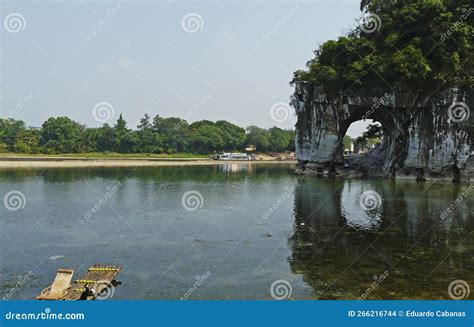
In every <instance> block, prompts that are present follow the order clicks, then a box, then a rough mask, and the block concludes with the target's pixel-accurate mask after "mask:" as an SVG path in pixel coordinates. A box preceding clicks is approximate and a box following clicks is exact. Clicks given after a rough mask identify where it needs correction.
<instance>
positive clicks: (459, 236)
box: [289, 179, 474, 299]
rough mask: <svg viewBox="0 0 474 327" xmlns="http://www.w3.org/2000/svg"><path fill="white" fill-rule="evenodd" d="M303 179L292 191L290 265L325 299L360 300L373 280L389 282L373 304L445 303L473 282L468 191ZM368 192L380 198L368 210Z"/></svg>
mask: <svg viewBox="0 0 474 327" xmlns="http://www.w3.org/2000/svg"><path fill="white" fill-rule="evenodd" d="M426 186H427V185H426V184H417V183H403V182H402V183H400V182H397V183H391V182H386V181H336V180H333V181H324V180H310V179H303V180H301V182H300V183H299V185H298V187H297V188H296V192H295V206H294V212H295V225H294V232H293V234H292V236H291V237H290V238H289V242H290V246H291V248H292V256H291V258H290V259H289V260H290V266H291V269H292V271H293V272H294V273H297V274H301V275H302V276H303V279H304V281H305V282H306V283H307V284H308V285H311V287H312V288H313V291H314V296H315V297H317V298H321V299H332V298H344V299H351V298H354V299H356V298H359V297H360V296H361V294H363V292H364V291H365V290H366V289H367V288H368V287H369V286H370V285H371V283H372V282H373V278H374V276H379V275H380V274H382V273H384V272H385V271H388V272H389V273H390V277H389V278H387V279H386V280H384V282H383V284H382V285H381V286H379V287H378V288H377V289H375V290H373V291H372V292H371V294H370V296H369V297H368V298H375V299H401V298H428V299H430V298H433V299H440V298H447V294H446V289H447V286H448V285H449V283H450V282H451V281H452V280H454V279H459V278H461V279H463V280H466V281H468V283H470V284H471V285H473V283H474V259H473V256H472V255H473V253H474V252H473V250H474V237H473V235H472V234H473V233H472V231H473V230H474V226H473V225H474V224H473V209H474V204H473V201H472V197H471V198H467V197H465V198H464V201H457V202H456V203H457V206H456V210H452V211H451V212H450V213H449V214H444V215H443V214H442V213H443V212H444V210H445V209H446V208H448V207H449V206H450V204H451V203H454V202H455V201H456V199H458V198H459V197H460V194H463V192H464V191H465V187H463V186H452V185H449V187H446V185H431V186H430V187H429V188H426ZM367 190H372V191H376V192H377V193H378V194H380V197H381V199H382V203H381V205H380V206H379V207H378V208H376V209H375V210H368V211H367V210H364V209H363V208H361V205H360V197H361V196H362V194H363V193H364V192H366V191H367Z"/></svg>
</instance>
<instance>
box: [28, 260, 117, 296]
mask: <svg viewBox="0 0 474 327" xmlns="http://www.w3.org/2000/svg"><path fill="white" fill-rule="evenodd" d="M121 270H122V268H120V267H118V266H111V265H102V264H94V265H93V266H92V267H90V268H89V269H87V272H86V273H85V274H84V275H83V276H81V277H80V278H79V279H76V280H74V281H73V282H72V284H71V280H72V276H73V274H74V270H69V269H59V270H58V272H57V274H56V278H55V279H54V282H53V284H51V285H50V286H48V287H46V288H45V289H44V290H43V291H42V292H41V294H40V295H39V296H37V297H36V298H37V299H38V300H81V296H82V299H83V300H95V299H101V300H104V299H108V298H111V297H112V296H113V294H114V291H115V287H116V286H117V285H119V284H120V283H119V282H117V281H116V280H115V276H117V275H118V274H119V272H120V271H121ZM86 285H87V287H88V288H89V289H90V292H89V293H87V294H86V293H84V292H85V290H86Z"/></svg>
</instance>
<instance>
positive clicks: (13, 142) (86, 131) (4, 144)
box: [0, 115, 294, 154]
mask: <svg viewBox="0 0 474 327" xmlns="http://www.w3.org/2000/svg"><path fill="white" fill-rule="evenodd" d="M248 145H255V146H256V148H257V151H259V152H283V151H292V150H294V131H291V130H283V129H280V128H277V127H273V128H270V129H263V128H258V127H255V126H251V127H249V128H247V129H244V128H242V127H239V126H237V125H234V124H232V123H230V122H228V121H225V120H219V121H217V122H212V121H209V120H201V121H197V122H194V123H192V124H188V122H187V121H186V120H184V119H181V118H176V117H169V118H164V117H161V116H159V115H157V116H155V117H154V118H153V119H152V118H151V117H150V116H149V115H145V116H144V117H143V118H141V119H140V122H139V124H138V126H137V128H136V129H130V128H129V127H128V126H127V122H126V121H125V119H124V118H123V117H122V115H120V116H119V118H118V120H117V122H116V123H115V124H114V125H113V126H110V125H108V124H104V125H103V126H102V127H99V128H86V127H85V126H84V125H81V124H79V123H77V122H75V121H73V120H71V119H69V118H67V117H56V118H49V119H48V120H47V121H45V122H44V123H43V125H42V126H41V128H38V129H35V128H29V127H27V126H26V125H25V123H24V122H23V121H21V120H15V119H12V118H8V119H0V152H17V153H50V154H55V153H88V152H102V153H106V152H117V153H157V154H159V153H167V154H173V153H199V154H211V153H215V152H222V151H239V152H240V151H243V150H244V148H245V147H247V146H248Z"/></svg>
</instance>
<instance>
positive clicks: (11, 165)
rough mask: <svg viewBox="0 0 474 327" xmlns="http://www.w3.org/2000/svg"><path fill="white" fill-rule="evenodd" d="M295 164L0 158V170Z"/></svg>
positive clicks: (273, 162)
mask: <svg viewBox="0 0 474 327" xmlns="http://www.w3.org/2000/svg"><path fill="white" fill-rule="evenodd" d="M230 163H234V164H247V165H256V164H263V163H266V164H296V161H279V160H255V161H217V160H211V159H199V158H186V159H182V158H177V159H173V158H159V159H158V158H154V159H141V158H124V159H116V158H113V159H102V158H101V159H95V158H58V157H54V158H50V157H45V158H39V157H21V158H19V157H15V158H0V169H16V168H80V167H158V166H198V165H222V164H230Z"/></svg>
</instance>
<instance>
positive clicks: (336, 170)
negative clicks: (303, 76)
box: [292, 82, 474, 182]
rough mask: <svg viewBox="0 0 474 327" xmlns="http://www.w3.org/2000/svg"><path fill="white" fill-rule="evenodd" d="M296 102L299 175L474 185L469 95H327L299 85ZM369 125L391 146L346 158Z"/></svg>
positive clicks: (449, 92) (473, 121) (473, 116)
mask: <svg viewBox="0 0 474 327" xmlns="http://www.w3.org/2000/svg"><path fill="white" fill-rule="evenodd" d="M469 94H470V93H469ZM292 103H293V106H294V107H295V109H296V114H297V116H298V120H297V123H296V156H297V159H298V162H299V165H298V169H297V173H299V174H308V175H313V174H315V175H343V176H359V175H360V174H362V176H367V177H382V176H383V177H387V178H396V179H416V180H446V181H469V182H472V181H473V180H474V137H473V135H474V114H471V113H470V112H469V108H470V107H472V106H471V104H472V97H471V96H470V95H468V93H467V92H461V91H459V90H457V89H450V90H446V91H444V92H435V94H432V95H430V96H425V97H421V96H419V95H418V94H385V95H383V96H381V97H379V98H374V97H367V96H354V95H342V94H341V95H338V96H327V95H326V94H325V93H324V92H323V91H322V88H320V87H315V86H313V85H311V84H308V83H305V82H296V83H295V93H294V98H293V101H292ZM460 103H462V106H460V105H457V106H455V104H460ZM361 119H374V120H375V121H378V122H380V123H381V125H382V127H383V132H384V139H383V142H382V144H381V145H380V146H378V147H377V148H375V149H373V150H371V151H370V152H369V153H367V154H366V155H364V156H353V157H349V158H344V156H343V148H342V139H343V137H344V135H345V134H346V131H347V129H348V127H349V125H350V124H351V123H353V122H355V121H358V120H361ZM354 172H355V173H354Z"/></svg>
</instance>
